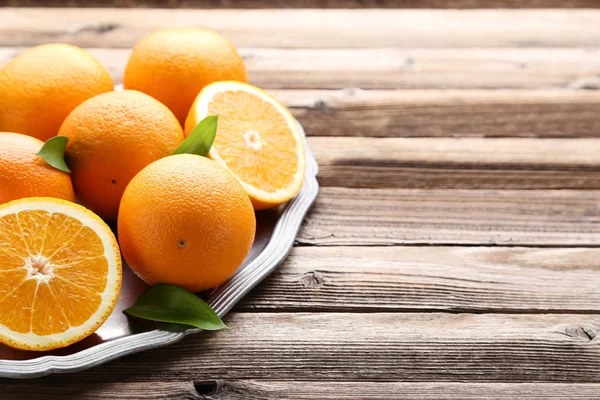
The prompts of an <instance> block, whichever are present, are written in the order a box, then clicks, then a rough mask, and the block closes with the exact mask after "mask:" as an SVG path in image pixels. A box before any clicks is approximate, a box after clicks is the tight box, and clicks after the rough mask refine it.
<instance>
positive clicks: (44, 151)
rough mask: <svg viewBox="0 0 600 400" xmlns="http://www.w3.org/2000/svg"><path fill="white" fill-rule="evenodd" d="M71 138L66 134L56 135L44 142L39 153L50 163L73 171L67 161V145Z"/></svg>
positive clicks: (62, 169)
mask: <svg viewBox="0 0 600 400" xmlns="http://www.w3.org/2000/svg"><path fill="white" fill-rule="evenodd" d="M68 142H69V138H68V137H66V136H54V137H53V138H50V139H48V140H47V141H46V143H44V145H43V146H42V148H41V150H40V151H39V152H38V153H37V155H38V156H40V157H42V158H43V159H44V161H46V163H48V165H50V166H52V167H54V168H56V169H59V170H61V171H63V172H68V173H71V170H70V169H69V166H68V165H67V163H66V162H65V147H67V143H68Z"/></svg>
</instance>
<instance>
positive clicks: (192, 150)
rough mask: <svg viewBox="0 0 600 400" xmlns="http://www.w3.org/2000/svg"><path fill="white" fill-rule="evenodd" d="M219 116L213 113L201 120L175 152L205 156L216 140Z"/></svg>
mask: <svg viewBox="0 0 600 400" xmlns="http://www.w3.org/2000/svg"><path fill="white" fill-rule="evenodd" d="M218 118H219V116H218V115H211V116H209V117H206V118H204V119H203V120H202V121H200V123H199V124H198V125H196V127H195V128H194V130H193V131H192V132H191V133H190V134H189V136H188V137H187V138H185V140H184V141H183V143H181V144H180V145H179V147H178V148H177V150H175V153H173V154H184V153H186V154H196V155H198V156H202V157H205V156H206V155H207V154H208V152H209V151H210V148H211V146H212V144H213V142H214V141H215V136H216V135H217V120H218Z"/></svg>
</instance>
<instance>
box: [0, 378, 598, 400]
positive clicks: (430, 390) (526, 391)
mask: <svg viewBox="0 0 600 400" xmlns="http://www.w3.org/2000/svg"><path fill="white" fill-rule="evenodd" d="M197 386H198V389H199V390H198V391H196V390H195V388H194V383H193V382H190V381H186V382H152V384H150V385H149V384H147V383H144V382H126V383H107V384H102V385H98V384H80V383H76V384H70V385H67V386H65V385H60V384H43V385H40V384H36V383H34V382H29V383H8V384H6V385H4V386H2V395H3V399H4V400H21V399H23V398H26V399H30V400H38V399H48V398H60V399H62V400H70V399H73V400H109V399H124V398H126V399H157V400H159V399H160V400H168V399H172V400H183V399H185V400H196V399H197V400H201V399H211V400H315V399H319V400H398V399H411V400H481V399H487V400H506V399H509V400H510V399H515V400H521V399H525V400H527V399H532V400H533V399H537V400H539V399H548V400H563V399H566V398H568V399H573V400H597V399H598V393H599V392H600V385H599V384H594V383H591V384H585V383H579V384H571V383H552V384H548V383H514V382H513V383H451V382H445V383H407V382H356V381H353V382H348V381H342V382H319V381H303V382H294V381H274V380H218V381H217V380H210V381H204V382H197Z"/></svg>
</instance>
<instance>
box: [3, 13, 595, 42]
mask: <svg viewBox="0 0 600 400" xmlns="http://www.w3.org/2000/svg"><path fill="white" fill-rule="evenodd" d="M599 19H600V10H594V9H587V10H568V9H544V10H507V9H503V10H364V9H363V10H310V9H305V10H302V9H292V10H287V9H279V10H274V9H264V10H166V9H106V8H98V9H79V8H60V9H56V8H3V9H0V44H1V45H4V46H30V45H34V44H39V43H45V42H47V41H49V40H50V41H60V42H68V43H73V44H78V45H81V46H88V47H94V46H98V45H102V46H108V47H131V46H132V45H133V44H134V43H135V42H136V41H137V40H139V39H140V38H141V37H142V36H144V35H145V34H147V33H149V32H152V31H154V30H156V29H159V28H164V27H166V26H203V27H206V28H211V29H214V30H217V31H219V32H221V33H223V34H224V35H225V36H227V37H228V38H230V39H231V40H232V41H233V43H234V44H235V45H236V46H238V47H321V48H335V47H347V48H358V47H404V48H406V47H410V48H412V47H437V48H446V47H450V46H452V47H571V46H573V47H596V46H597V45H598V43H599V42H600V24H598V20H599ZM507 27H510V29H507ZM248 32H252V34H251V35H249V34H248Z"/></svg>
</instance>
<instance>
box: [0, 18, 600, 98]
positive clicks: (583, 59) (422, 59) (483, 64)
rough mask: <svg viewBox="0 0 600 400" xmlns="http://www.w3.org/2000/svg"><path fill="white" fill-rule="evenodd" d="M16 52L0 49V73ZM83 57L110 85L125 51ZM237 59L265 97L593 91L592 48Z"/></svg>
mask: <svg viewBox="0 0 600 400" xmlns="http://www.w3.org/2000/svg"><path fill="white" fill-rule="evenodd" d="M0 13H1V11H0ZM23 49H24V48H23V47H0V65H1V64H4V63H5V62H7V61H8V60H9V59H10V58H12V57H14V56H15V55H16V54H18V53H19V52H21V51H22V50H23ZM88 50H89V51H90V52H91V54H92V55H94V56H95V57H96V58H98V59H99V60H100V62H101V63H102V64H103V65H105V66H106V67H107V69H108V71H109V72H110V74H111V76H112V77H113V79H114V81H115V82H116V83H121V82H122V78H123V71H124V69H125V65H126V63H127V59H128V57H129V54H130V50H128V49H108V48H91V49H88ZM240 53H241V54H242V56H243V57H244V60H245V63H246V67H247V69H248V74H249V79H250V82H252V83H253V84H255V85H258V86H261V87H264V88H267V89H343V88H352V87H360V88H363V89H385V90H389V89H436V90H439V89H499V88H516V89H540V88H542V89H544V88H545V89H547V88H559V89H564V88H568V89H591V90H593V89H600V78H599V76H600V49H598V48H595V49H574V48H562V49H556V48H552V49H539V48H537V49H514V48H512V49H456V48H447V49H352V50H348V49H257V48H242V49H240ZM557 60H559V61H557ZM489 95H490V96H491V95H492V94H489ZM515 101H516V102H517V103H518V102H519V101H518V100H515Z"/></svg>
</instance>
